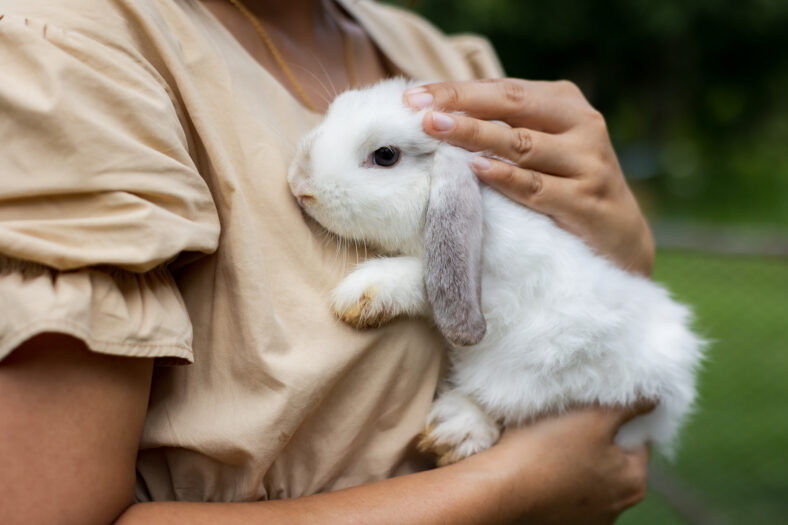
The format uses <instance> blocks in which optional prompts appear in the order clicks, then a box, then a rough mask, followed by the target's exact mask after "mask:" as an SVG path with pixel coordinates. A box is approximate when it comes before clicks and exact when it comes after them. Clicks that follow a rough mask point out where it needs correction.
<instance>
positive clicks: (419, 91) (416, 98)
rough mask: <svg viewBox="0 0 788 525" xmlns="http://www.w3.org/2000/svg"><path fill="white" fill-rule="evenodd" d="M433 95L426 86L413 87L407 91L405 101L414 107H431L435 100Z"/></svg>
mask: <svg viewBox="0 0 788 525" xmlns="http://www.w3.org/2000/svg"><path fill="white" fill-rule="evenodd" d="M433 100H434V99H433V98H432V95H431V94H430V93H428V92H427V90H426V89H424V88H420V87H419V88H413V89H409V90H407V91H405V103H406V104H407V105H409V106H410V107H412V108H413V109H424V108H427V107H430V106H431V105H432V102H433Z"/></svg>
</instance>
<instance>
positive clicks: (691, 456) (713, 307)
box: [619, 252, 788, 525]
mask: <svg viewBox="0 0 788 525" xmlns="http://www.w3.org/2000/svg"><path fill="white" fill-rule="evenodd" d="M654 277H655V279H656V280H658V281H660V282H663V283H665V284H666V285H667V286H668V287H669V288H670V289H671V290H672V291H673V293H674V295H675V297H676V298H678V299H680V300H681V301H683V302H686V303H688V304H690V305H692V306H693V308H694V310H695V312H696V317H697V323H696V326H697V328H698V330H699V331H700V332H701V333H702V334H704V335H705V336H706V337H707V338H709V339H711V340H712V344H711V346H710V349H709V356H708V360H707V362H706V364H705V366H704V369H703V372H702V374H701V378H700V385H699V391H700V398H699V402H698V410H697V413H696V414H695V415H694V417H693V418H692V420H691V422H690V423H689V424H688V425H687V427H686V429H685V431H684V433H683V435H682V439H681V442H680V446H679V453H678V455H677V457H676V461H675V462H674V463H673V464H672V465H668V464H667V463H665V462H663V461H662V460H660V459H659V458H657V459H656V460H655V461H659V462H660V465H663V466H664V468H666V469H668V470H669V472H670V473H671V475H672V476H674V477H675V478H677V479H678V480H680V482H681V484H682V485H684V486H687V487H689V488H690V489H691V493H692V497H693V499H694V500H696V503H697V504H698V505H700V506H701V507H706V508H708V509H710V510H712V511H714V512H715V513H716V514H718V515H722V516H726V517H727V520H728V522H729V523H734V524H739V523H741V524H750V523H764V524H779V523H788V403H787V401H788V261H786V260H777V259H755V258H745V257H731V256H714V255H698V254H693V253H681V252H660V253H659V255H658V257H657V268H656V272H655V276H654ZM619 523H623V524H627V525H635V524H638V525H645V524H660V525H670V524H677V525H678V524H686V523H691V522H690V521H687V520H685V519H683V518H682V517H681V515H680V513H677V512H676V511H674V509H672V508H671V506H670V504H669V502H668V501H667V499H665V498H663V497H662V496H661V495H660V494H657V493H656V491H654V490H652V493H650V494H649V496H648V497H647V500H646V501H645V502H644V504H643V505H641V506H639V507H638V508H635V509H632V510H630V511H628V512H627V513H625V514H624V515H623V516H622V518H621V520H620V521H619Z"/></svg>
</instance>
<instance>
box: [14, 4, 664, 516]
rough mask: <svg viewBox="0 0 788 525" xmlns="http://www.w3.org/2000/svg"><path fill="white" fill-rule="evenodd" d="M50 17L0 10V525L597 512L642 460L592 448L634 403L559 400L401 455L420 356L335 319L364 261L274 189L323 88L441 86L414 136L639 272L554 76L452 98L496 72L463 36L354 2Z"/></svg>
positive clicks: (418, 417) (641, 242) (430, 336)
mask: <svg viewBox="0 0 788 525" xmlns="http://www.w3.org/2000/svg"><path fill="white" fill-rule="evenodd" d="M59 4H61V3H52V2H48V1H45V0H34V1H30V0H28V1H25V2H22V1H21V0H2V1H0V53H2V58H1V59H0V60H1V62H2V63H3V64H4V66H5V67H4V71H3V73H2V74H3V75H4V78H3V81H2V82H0V107H1V108H2V113H3V115H4V119H3V120H2V122H0V144H2V146H0V147H2V148H3V158H4V159H5V161H6V162H5V168H4V169H3V171H2V173H1V174H0V177H2V181H3V183H2V185H0V188H2V189H0V199H1V200H0V202H2V206H0V254H2V255H3V259H2V266H0V301H2V303H0V310H1V311H2V312H3V316H1V317H2V320H0V358H4V359H3V361H2V363H0V397H2V399H3V400H4V402H3V404H2V406H0V421H2V425H3V428H4V431H3V432H2V433H0V461H1V462H2V464H3V469H2V471H1V473H0V488H2V491H3V492H2V493H3V494H4V500H3V503H2V505H1V506H0V522H3V523H36V522H41V523H72V522H73V523H81V524H84V523H105V522H109V521H112V520H116V519H117V520H118V521H119V522H121V523H165V522H166V523H171V522H177V523H180V522H187V523H200V522H202V521H204V522H210V523H216V522H220V523H235V522H243V523H247V522H250V521H264V520H267V521H269V522H280V521H281V522H284V523H296V522H301V521H303V522H309V523H328V522H333V521H336V522H354V521H355V522H363V523H377V522H391V523H433V522H440V523H492V522H504V523H505V522H516V521H518V520H521V519H530V520H532V521H533V522H536V523H538V522H541V521H545V522H549V521H552V522H558V523H572V522H578V523H594V522H602V523H604V522H609V521H611V520H612V519H614V517H615V516H616V515H617V514H618V513H619V512H620V511H621V510H623V509H624V508H626V507H628V506H630V505H631V504H634V503H635V502H636V501H638V500H639V499H641V498H642V497H643V494H644V491H645V481H644V480H645V469H646V461H647V452H646V451H645V450H638V451H635V452H624V451H622V450H621V449H619V448H618V447H616V446H615V445H614V444H613V442H612V437H613V436H614V435H615V432H616V431H617V429H618V427H619V426H620V425H621V424H622V423H623V422H624V421H626V420H627V419H629V418H631V417H633V416H634V415H636V414H637V413H640V412H642V411H643V410H647V409H648V408H647V407H635V408H621V409H600V408H578V409H577V410H574V411H572V412H570V413H567V414H564V415H562V416H560V417H553V418H546V419H545V420H543V421H540V422H537V423H534V424H533V425H531V426H529V427H528V428H525V429H520V430H514V431H509V432H507V433H506V434H505V435H504V437H503V438H502V440H501V442H500V443H499V444H498V445H496V446H495V447H493V448H492V449H490V450H488V451H485V452H483V453H480V454H478V455H476V456H473V457H471V458H468V459H467V460H464V461H461V462H459V463H457V464H455V465H453V466H450V467H446V468H441V469H433V470H428V469H427V465H426V464H425V459H424V458H421V457H420V456H418V455H417V454H416V453H415V452H414V451H413V447H412V441H413V437H414V436H415V435H416V434H417V433H418V431H419V429H420V427H421V425H422V424H423V421H424V417H425V415H426V412H427V410H428V409H429V404H430V401H431V399H432V395H433V393H434V390H435V386H436V384H437V382H438V378H439V375H440V368H441V365H442V350H441V349H442V343H441V340H440V338H439V337H437V336H436V335H435V334H434V333H433V332H432V331H431V330H430V329H429V327H428V326H426V324H425V323H423V322H422V321H419V320H407V319H402V320H398V321H396V322H394V323H392V324H391V325H389V326H386V327H383V328H381V329H377V330H370V331H363V332H361V331H356V330H353V329H351V328H349V327H346V326H344V325H342V324H341V323H339V322H338V321H337V320H336V319H334V318H332V317H331V315H330V313H329V311H328V308H327V307H326V304H325V292H326V290H328V289H330V288H331V286H332V284H334V283H336V282H338V280H339V279H340V278H341V277H342V275H343V274H344V272H345V271H347V270H348V269H349V265H350V263H349V262H348V261H347V259H348V258H351V259H352V258H353V257H359V258H361V257H363V254H359V255H356V251H355V250H354V249H353V248H352V247H351V248H350V249H347V247H342V246H337V245H336V244H335V242H334V241H333V240H331V239H326V238H325V236H323V235H322V234H321V232H320V230H319V229H318V228H317V227H316V226H315V225H313V224H311V223H307V222H306V221H304V219H303V218H302V216H301V214H300V212H299V210H298V207H297V206H296V204H295V203H294V201H293V199H292V197H291V196H290V195H289V194H288V191H287V185H286V182H285V177H284V174H285V170H286V167H287V163H288V160H289V158H290V155H291V154H292V148H293V144H294V143H295V141H296V140H297V139H298V137H300V136H301V135H302V134H303V133H304V132H305V131H306V130H308V129H309V128H311V127H312V126H314V125H315V124H316V123H317V122H318V121H319V120H320V117H321V112H322V111H324V110H325V108H326V106H327V105H328V103H329V102H330V99H331V98H332V95H333V94H334V93H335V92H336V91H338V90H342V89H344V88H345V87H347V86H348V85H351V84H352V85H355V84H367V83H371V82H374V81H376V80H379V79H381V78H385V77H387V76H390V75H392V74H405V75H408V76H412V77H414V78H434V79H440V80H444V81H447V82H444V83H437V84H432V85H430V86H427V87H426V88H425V89H422V90H416V91H414V92H411V93H408V94H407V96H406V102H407V103H408V104H410V105H411V106H413V107H414V108H418V107H425V106H430V107H433V108H435V111H432V112H428V113H427V115H426V116H425V120H424V126H425V129H426V130H427V132H428V133H430V134H433V135H435V136H437V137H440V138H444V139H446V140H449V141H451V142H453V143H456V144H459V145H462V146H464V147H467V148H469V149H474V150H489V151H491V152H493V153H495V154H497V155H499V156H501V157H505V158H508V159H511V160H512V161H514V162H515V163H516V166H513V165H510V164H507V163H502V162H499V161H496V160H490V161H489V164H485V163H481V164H479V165H477V166H476V169H477V173H478V175H479V177H480V178H482V180H484V181H485V182H487V183H489V184H491V185H493V186H496V187H497V188H499V189H500V190H501V191H503V192H504V193H506V194H507V195H510V196H511V197H512V198H514V199H516V200H518V201H520V202H522V203H523V204H525V205H528V206H531V207H533V208H534V209H536V210H539V211H540V212H543V213H546V214H548V215H550V216H552V217H553V218H554V219H555V220H556V221H557V222H559V224H561V225H562V226H564V227H565V228H567V229H569V230H570V231H573V232H575V233H577V234H578V235H581V236H582V237H583V238H585V239H586V241H587V242H588V243H589V244H591V245H592V246H594V247H595V248H596V249H597V250H598V251H599V252H600V253H603V254H605V255H607V256H609V257H611V258H612V259H614V260H615V261H617V262H618V263H619V264H621V265H622V266H625V267H627V268H631V269H632V270H633V271H640V272H644V273H647V272H648V271H649V270H650V265H651V261H652V258H653V246H652V241H651V237H650V234H649V232H648V228H647V226H646V224H645V221H644V220H643V218H642V216H641V214H640V212H639V210H638V207H637V204H636V203H635V201H634V199H633V198H632V196H631V194H630V193H629V190H628V189H627V186H626V184H625V182H624V180H623V176H622V174H621V171H620V168H619V167H618V163H617V161H616V158H615V155H614V153H613V150H612V147H611V146H610V142H609V139H608V137H607V132H606V131H605V128H604V122H603V120H602V119H601V118H600V117H599V114H598V113H597V112H596V111H594V110H593V109H592V108H591V107H590V106H589V105H588V103H587V102H586V101H585V99H584V98H583V97H582V95H581V94H580V92H579V91H578V90H577V89H576V88H575V87H574V86H572V85H571V84H568V83H561V82H559V83H538V82H525V81H518V80H499V81H493V82H475V81H474V80H476V79H480V78H485V77H496V76H500V69H499V67H498V64H497V62H496V60H495V58H494V56H493V55H492V53H491V52H490V50H489V49H488V47H487V46H486V44H485V43H484V42H483V41H481V40H479V39H475V38H470V37H466V38H461V39H449V38H447V37H445V36H443V35H441V34H440V33H438V32H437V31H435V30H434V29H433V28H432V27H430V26H429V25H428V24H426V23H425V22H423V21H422V20H420V19H418V18H416V17H414V16H412V15H409V14H407V13H403V12H401V11H399V10H396V9H392V8H389V7H384V6H380V5H376V4H372V3H370V2H364V1H361V2H351V1H347V2H341V3H339V4H334V3H332V2H328V1H323V0H291V1H290V2H287V3H280V2H275V1H267V0H265V1H264V0H258V1H255V2H251V1H249V2H248V4H247V6H244V5H243V4H238V3H237V2H236V3H230V2H225V1H223V0H210V1H209V0H206V1H198V0H161V1H158V2H137V1H132V0H107V1H106V2H101V3H98V4H97V3H96V2H92V1H88V0H82V1H78V2H69V3H67V4H63V5H59ZM245 7H248V11H247V10H246V9H245ZM260 28H262V30H261V29H260ZM277 54H279V55H281V59H277V58H276V55H277ZM283 64H284V65H283ZM260 66H262V67H260ZM453 111H463V112H464V113H465V115H464V116H462V117H460V116H456V115H449V114H447V113H446V112H453ZM487 119H494V120H504V121H506V122H508V123H509V124H511V125H512V129H506V128H503V127H501V126H497V125H494V124H490V123H488V122H486V120H487ZM206 254H209V255H206ZM352 262H355V259H353V261H352ZM192 333H193V337H192ZM154 360H156V361H157V362H158V363H159V364H162V365H166V364H178V362H191V361H192V360H193V361H194V364H192V365H190V366H172V367H164V366H160V367H156V368H155V370H154ZM135 456H136V480H135V478H134V476H133V475H132V473H133V472H134V468H135ZM132 494H133V499H134V500H135V501H136V502H137V503H135V504H133V505H131V506H129V505H130V503H131V501H132ZM173 500H178V502H173ZM207 502H212V503H207ZM241 502H246V503H241Z"/></svg>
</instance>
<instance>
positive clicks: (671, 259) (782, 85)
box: [395, 0, 788, 525]
mask: <svg viewBox="0 0 788 525" xmlns="http://www.w3.org/2000/svg"><path fill="white" fill-rule="evenodd" d="M395 3H399V4H400V5H402V4H408V2H395ZM411 8H412V9H414V10H415V11H418V12H420V13H422V14H423V15H425V16H426V17H427V18H428V19H430V20H431V21H433V22H434V23H435V24H436V25H437V26H438V27H440V28H441V29H443V30H444V31H446V32H449V33H462V32H474V33H480V34H483V35H485V36H487V37H488V38H489V39H490V40H491V41H492V43H493V45H494V46H495V48H496V49H497V51H498V53H499V56H500V58H501V61H502V62H503V64H504V67H505V68H506V71H507V74H508V75H510V76H514V77H521V78H529V79H548V80H549V79H569V80H572V81H574V82H575V83H577V84H578V85H579V86H580V87H581V88H582V89H583V92H584V93H585V94H586V96H587V97H588V99H589V100H590V101H591V103H592V104H593V105H594V106H595V107H596V108H598V109H599V110H600V111H602V113H603V114H604V115H605V116H606V118H607V122H608V126H609V129H610V133H611V136H612V138H613V142H614V145H615V147H616V150H617V152H618V154H619V157H620V159H621V162H622V166H623V168H624V171H625V173H626V174H627V177H628V178H629V181H630V184H631V186H632V187H633V189H634V191H635V192H636V194H637V196H638V199H639V201H640V202H641V205H642V206H643V208H644V211H645V212H646V214H647V215H648V217H649V220H650V222H651V224H652V226H653V228H654V230H655V234H656V237H657V242H658V246H659V251H658V256H657V263H656V270H655V275H654V277H655V279H657V280H659V281H661V282H664V283H666V284H667V285H668V286H669V288H670V289H671V290H672V291H673V292H674V294H675V295H676V296H677V297H678V298H680V299H681V300H683V301H685V302H687V303H689V304H691V305H693V307H694V309H695V311H696V315H697V327H698V330H699V331H700V332H702V333H703V334H704V335H705V336H706V337H708V338H709V339H711V340H712V341H713V344H712V346H711V348H710V352H709V359H708V361H707V363H706V365H705V367H704V370H703V373H702V375H701V381H700V400H699V404H698V409H697V413H696V414H695V416H694V418H693V419H692V421H691V423H690V424H689V425H688V426H687V428H686V431H685V432H684V434H683V436H682V441H681V444H680V447H679V453H678V455H677V458H676V460H675V461H674V462H673V463H668V462H667V461H665V460H664V459H662V458H659V457H656V458H655V459H654V461H653V462H652V469H651V475H652V480H651V491H650V493H649V496H648V498H647V499H646V501H645V502H644V503H643V504H642V505H640V506H639V507H637V508H635V509H632V510H630V511H627V512H626V513H625V514H624V515H623V516H622V518H621V519H620V520H619V522H620V523H624V524H699V525H705V524H779V523H788V451H787V450H788V406H787V405H786V401H787V400H788V0H751V1H748V2H738V1H714V0H681V1H679V0H661V1H658V2H633V1H625V0H601V1H593V2H589V1H583V0H552V1H544V0H539V1H537V0H418V1H416V2H412V5H411Z"/></svg>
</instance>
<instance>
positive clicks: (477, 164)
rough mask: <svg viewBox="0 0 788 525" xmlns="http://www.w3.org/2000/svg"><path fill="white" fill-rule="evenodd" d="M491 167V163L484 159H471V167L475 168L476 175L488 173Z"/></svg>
mask: <svg viewBox="0 0 788 525" xmlns="http://www.w3.org/2000/svg"><path fill="white" fill-rule="evenodd" d="M491 165H492V164H490V161H489V160H487V159H485V158H484V157H473V158H472V159H471V166H473V171H475V172H476V173H479V172H484V171H487V170H488V169H490V166H491Z"/></svg>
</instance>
